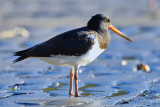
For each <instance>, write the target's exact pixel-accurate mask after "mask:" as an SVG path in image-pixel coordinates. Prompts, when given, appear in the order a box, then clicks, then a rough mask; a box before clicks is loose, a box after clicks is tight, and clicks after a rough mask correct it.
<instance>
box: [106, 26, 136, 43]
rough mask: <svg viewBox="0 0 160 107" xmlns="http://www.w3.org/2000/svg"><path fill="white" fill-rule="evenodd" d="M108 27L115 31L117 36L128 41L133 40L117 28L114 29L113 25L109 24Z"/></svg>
mask: <svg viewBox="0 0 160 107" xmlns="http://www.w3.org/2000/svg"><path fill="white" fill-rule="evenodd" d="M109 29H110V30H112V31H113V32H115V33H117V34H118V35H119V36H121V37H122V38H124V39H126V40H128V41H130V42H133V40H132V39H130V38H129V37H128V36H126V35H125V34H123V33H122V32H120V31H119V30H118V29H116V28H115V27H114V26H113V25H110V26H109Z"/></svg>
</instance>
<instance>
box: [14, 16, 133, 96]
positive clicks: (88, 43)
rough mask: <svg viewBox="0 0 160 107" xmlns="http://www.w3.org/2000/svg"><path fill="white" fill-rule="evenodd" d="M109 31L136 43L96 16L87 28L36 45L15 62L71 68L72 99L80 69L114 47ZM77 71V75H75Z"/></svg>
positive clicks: (102, 17)
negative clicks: (33, 61)
mask: <svg viewBox="0 0 160 107" xmlns="http://www.w3.org/2000/svg"><path fill="white" fill-rule="evenodd" d="M108 29H111V30H113V31H114V32H116V33H117V34H119V35H120V36H122V37H123V38H125V39H127V40H129V41H131V42H132V40H131V39H129V38H128V37H127V36H126V35H124V34H123V33H121V32H120V31H118V30H117V29H116V28H114V27H113V26H112V25H111V23H110V19H109V18H108V17H106V16H104V15H102V14H97V15H95V16H93V17H92V18H91V19H90V20H89V21H88V24H87V26H85V27H82V28H78V29H74V30H71V31H68V32H65V33H62V34H60V35H57V36H55V37H53V38H51V39H50V40H48V41H45V42H43V43H40V44H38V45H35V46H33V47H31V48H29V49H26V50H22V51H18V52H15V54H14V55H15V56H20V57H19V58H17V59H16V60H14V61H13V62H14V63H16V62H18V61H21V60H24V59H26V58H39V59H41V60H43V61H45V62H47V63H50V64H54V65H58V66H69V67H71V73H70V91H69V93H70V95H73V91H72V83H73V75H74V77H75V96H76V97H77V96H79V95H78V82H77V80H78V73H77V71H78V70H79V67H80V66H85V65H87V64H88V63H90V62H92V61H93V60H94V59H95V58H96V57H97V56H98V55H100V54H101V53H102V52H103V51H104V50H105V49H106V48H107V47H108V45H109V43H110V35H109V32H108ZM73 70H75V74H74V73H73Z"/></svg>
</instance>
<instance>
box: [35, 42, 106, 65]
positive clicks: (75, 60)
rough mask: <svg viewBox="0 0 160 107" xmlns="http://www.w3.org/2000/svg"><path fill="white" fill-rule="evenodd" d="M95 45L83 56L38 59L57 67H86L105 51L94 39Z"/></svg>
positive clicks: (55, 56)
mask: <svg viewBox="0 0 160 107" xmlns="http://www.w3.org/2000/svg"><path fill="white" fill-rule="evenodd" d="M94 41H95V43H94V45H93V46H92V48H91V49H90V50H89V51H88V52H86V53H85V54H84V55H82V56H62V55H53V56H52V57H38V58H39V59H41V60H43V61H45V62H47V63H50V64H53V65H57V66H70V67H75V66H85V65H87V64H88V63H90V62H92V61H93V60H94V59H96V58H97V56H99V55H100V54H101V53H102V52H103V51H104V49H100V48H99V43H98V41H97V40H96V39H94Z"/></svg>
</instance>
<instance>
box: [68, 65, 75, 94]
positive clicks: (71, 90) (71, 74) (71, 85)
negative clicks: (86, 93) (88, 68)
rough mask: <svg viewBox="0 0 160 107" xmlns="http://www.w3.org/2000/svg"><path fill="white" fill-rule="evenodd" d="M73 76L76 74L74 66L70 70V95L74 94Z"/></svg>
mask: <svg viewBox="0 0 160 107" xmlns="http://www.w3.org/2000/svg"><path fill="white" fill-rule="evenodd" d="M73 76H74V70H73V68H71V71H70V89H69V95H70V96H73V95H74V93H73Z"/></svg>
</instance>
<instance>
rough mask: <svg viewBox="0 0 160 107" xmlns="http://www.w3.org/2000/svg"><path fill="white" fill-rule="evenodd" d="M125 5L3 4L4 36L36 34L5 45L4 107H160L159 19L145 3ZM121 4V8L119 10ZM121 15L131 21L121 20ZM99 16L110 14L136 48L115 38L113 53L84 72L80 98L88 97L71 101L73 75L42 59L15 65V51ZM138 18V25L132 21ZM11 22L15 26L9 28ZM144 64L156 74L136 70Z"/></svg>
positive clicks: (1, 67) (1, 58)
mask: <svg viewBox="0 0 160 107" xmlns="http://www.w3.org/2000/svg"><path fill="white" fill-rule="evenodd" d="M121 2H124V1H123V0H117V2H116V3H115V2H111V1H110V2H109V0H103V1H102V2H96V1H92V2H89V1H88V2H87V3H90V5H87V4H86V2H85V1H83V0H82V1H76V2H75V1H69V2H59V1H58V0H57V1H54V2H53V1H50V0H48V2H43V1H42V0H40V1H37V0H34V1H32V0H28V1H27V2H25V1H19V0H15V2H12V1H6V2H2V1H0V5H2V7H0V8H1V10H0V12H1V13H2V14H0V17H1V19H0V22H2V23H1V24H0V26H1V28H0V30H1V31H4V30H8V29H13V28H14V27H16V26H22V27H24V28H26V29H27V30H28V31H29V32H30V37H29V38H24V37H21V36H16V37H13V38H7V39H0V106H114V105H118V106H149V105H150V106H160V90H159V87H160V76H159V75H160V73H159V71H160V47H159V46H160V25H159V23H160V22H159V20H157V18H158V17H159V16H158V15H157V16H155V17H154V20H153V17H151V16H150V13H147V12H146V11H147V9H146V10H145V8H146V7H145V6H147V5H145V4H147V2H146V1H145V0H142V1H141V2H140V3H139V4H137V8H135V7H134V6H133V5H130V4H136V2H137V0H135V2H133V1H132V2H126V4H123V3H122V4H121ZM26 3H27V4H29V7H27V6H26V5H25V4H26ZM71 3H73V4H74V5H75V6H72V5H71ZM118 3H120V5H121V8H120V7H117V5H118ZM66 4H67V5H66ZM105 4H106V5H105ZM109 4H110V5H109ZM68 5H69V6H68ZM82 5H83V6H84V8H81V6H82ZM61 7H64V8H61ZM112 7H114V8H112ZM129 7H130V8H129ZM19 8H21V9H20V10H19ZM75 8H76V9H75ZM92 8H94V9H93V10H92V11H91V12H89V10H91V9H92ZM126 8H127V9H128V10H126ZM73 9H75V10H74V11H68V10H73ZM133 9H134V10H135V11H133ZM120 10H123V12H124V13H123V16H126V17H125V18H124V17H122V16H121V15H120V14H119V11H120ZM124 10H125V11H124ZM23 12H25V13H26V14H23ZM99 12H101V13H104V14H107V13H108V14H107V15H109V16H110V17H111V18H112V20H113V23H114V24H116V25H119V26H117V27H118V29H119V30H121V31H122V32H123V33H125V34H126V35H128V36H129V37H131V38H133V40H134V43H129V42H128V41H126V40H124V39H122V38H121V37H119V36H117V35H116V34H115V33H113V32H110V33H111V37H112V40H111V44H110V45H109V47H108V49H107V50H106V51H105V52H104V53H102V54H101V55H100V56H99V57H98V58H97V59H96V60H95V61H94V62H92V63H90V64H89V65H87V66H85V67H81V70H80V72H79V93H80V95H81V96H82V97H80V98H74V97H69V96H68V90H69V71H70V69H69V68H67V67H58V66H54V65H50V64H46V63H45V62H42V61H40V60H38V59H28V60H24V61H22V62H19V63H16V64H12V61H13V60H14V59H15V58H16V57H15V56H13V53H14V52H15V51H18V50H21V49H26V48H28V47H31V46H33V45H35V44H37V43H40V42H42V41H44V40H47V39H49V38H51V37H53V36H55V35H56V34H59V33H61V32H64V31H67V30H70V29H73V28H76V27H80V26H81V25H82V26H83V25H84V24H85V23H86V20H88V19H89V18H90V16H92V15H93V14H95V13H99ZM11 13H12V14H11ZM135 14H136V15H137V17H136V15H135ZM82 16H84V17H83V18H82ZM138 16H139V17H138ZM146 16H147V19H146ZM117 17H119V18H117ZM132 18H136V20H133V21H130V20H132ZM142 19H143V20H142ZM152 20H153V21H152ZM50 21H52V22H53V23H51V22H50ZM63 21H64V22H63ZM148 21H151V23H148ZM5 22H6V23H10V24H5V25H4V26H3V24H4V23H5ZM57 22H58V23H57ZM141 63H144V64H147V65H149V66H150V68H151V71H150V72H146V71H143V70H136V66H137V64H141Z"/></svg>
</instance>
